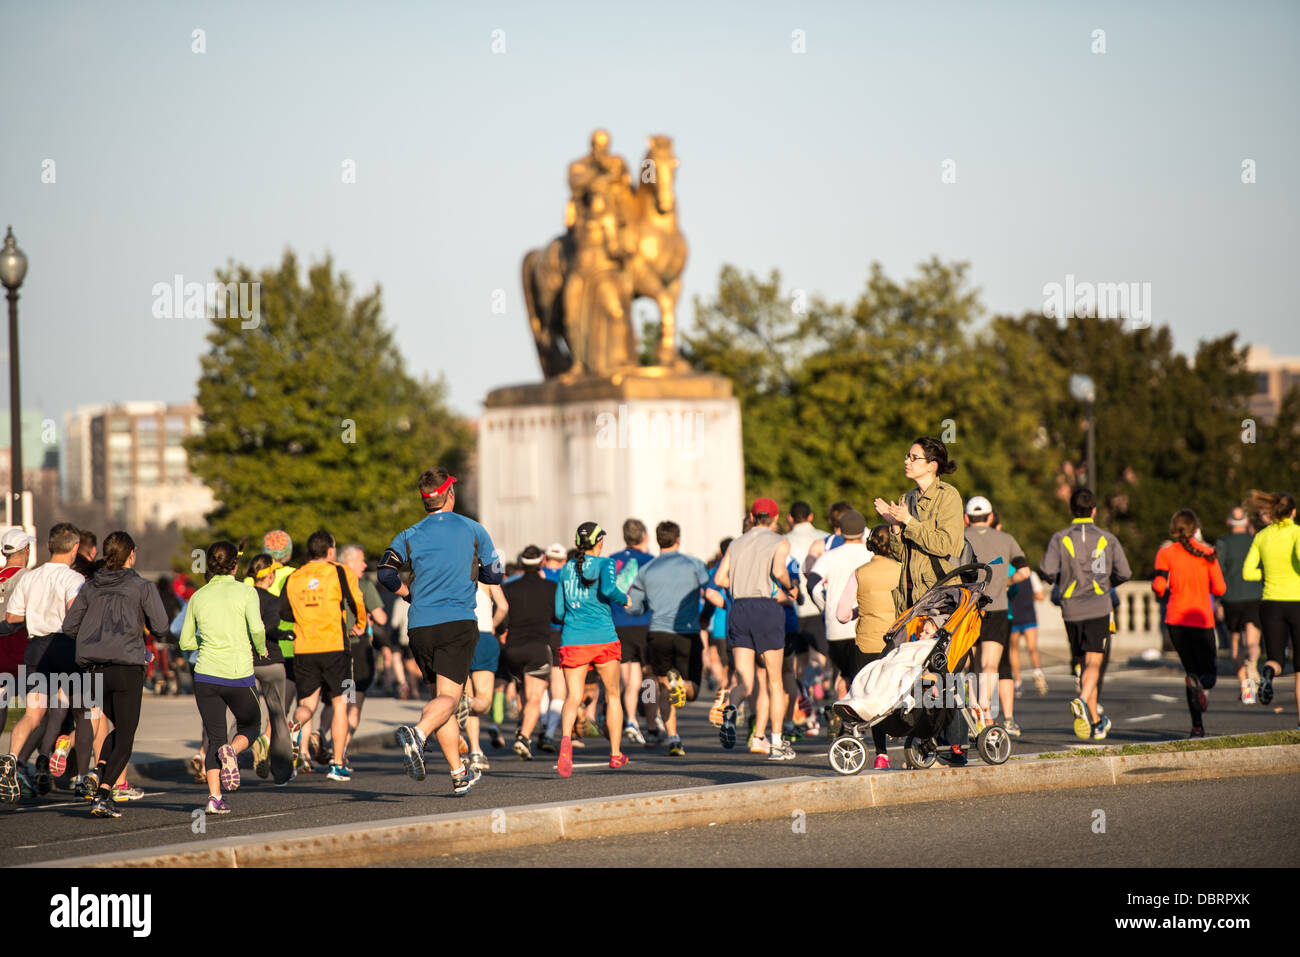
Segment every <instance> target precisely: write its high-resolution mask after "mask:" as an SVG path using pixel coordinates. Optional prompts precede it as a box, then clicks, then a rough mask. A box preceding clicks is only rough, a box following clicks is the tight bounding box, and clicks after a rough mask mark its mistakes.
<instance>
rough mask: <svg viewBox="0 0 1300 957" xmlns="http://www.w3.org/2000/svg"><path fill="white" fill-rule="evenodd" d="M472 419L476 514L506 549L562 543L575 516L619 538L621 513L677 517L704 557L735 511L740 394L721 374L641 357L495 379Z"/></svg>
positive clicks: (652, 518) (650, 521) (731, 530)
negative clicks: (565, 372)
mask: <svg viewBox="0 0 1300 957" xmlns="http://www.w3.org/2000/svg"><path fill="white" fill-rule="evenodd" d="M485 405H486V409H485V410H484V412H483V415H482V417H481V419H480V420H479V433H478V475H479V518H480V520H481V521H482V523H483V525H484V526H485V527H486V528H487V530H488V532H489V534H491V536H492V539H493V541H494V542H495V543H496V545H497V547H498V548H499V549H500V550H501V553H502V556H503V557H504V558H506V559H507V560H513V559H514V557H515V556H517V555H518V554H519V552H520V551H522V550H523V548H524V546H526V545H529V544H533V545H537V546H539V547H541V548H545V547H546V546H547V545H549V544H550V543H551V542H555V541H558V542H562V543H563V544H564V545H565V546H566V547H569V546H571V545H572V544H573V534H574V530H575V529H576V528H577V527H578V525H579V524H581V523H582V522H584V521H595V522H599V523H600V525H601V526H602V527H604V528H605V529H606V530H607V532H608V533H609V542H608V544H607V545H606V547H605V552H606V554H608V553H610V552H613V551H616V550H618V549H620V548H622V547H623V545H622V525H623V520H624V519H626V518H629V517H634V518H639V519H641V521H643V522H645V524H646V528H647V529H648V532H649V541H648V542H647V546H648V547H649V550H650V551H658V548H657V546H656V545H655V544H654V528H655V525H656V524H658V523H659V522H661V521H665V520H671V521H674V522H677V524H679V525H680V526H681V527H682V548H683V550H684V551H686V552H688V553H690V554H692V555H696V556H698V557H700V558H702V559H705V560H706V561H707V560H708V559H709V558H710V557H712V555H713V554H714V553H715V552H716V551H717V548H718V542H719V541H720V540H721V539H722V538H725V537H728V536H733V535H738V534H740V525H741V520H742V519H743V518H744V514H745V502H744V494H745V487H744V463H743V459H742V454H741V444H740V405H739V403H738V402H737V401H736V399H735V398H734V397H733V396H732V394H731V383H730V381H728V380H727V379H725V378H722V377H720V376H710V375H695V374H690V373H670V372H669V371H668V370H666V369H662V368H657V367H651V368H645V369H639V370H637V371H635V372H631V373H628V374H626V375H617V376H613V377H611V378H600V379H597V378H588V379H576V380H574V381H569V382H566V381H563V380H561V379H552V380H549V381H547V382H544V383H540V384H537V385H525V386H511V387H507V388H504V389H497V390H495V391H494V392H492V393H491V394H490V395H488V397H487V401H486V402H485Z"/></svg>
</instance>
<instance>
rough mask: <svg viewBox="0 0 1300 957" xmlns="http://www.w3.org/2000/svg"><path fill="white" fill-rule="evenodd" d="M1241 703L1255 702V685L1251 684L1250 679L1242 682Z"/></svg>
mask: <svg viewBox="0 0 1300 957" xmlns="http://www.w3.org/2000/svg"><path fill="white" fill-rule="evenodd" d="M1241 703H1242V704H1254V703H1255V686H1254V685H1253V684H1251V682H1249V681H1243V682H1242V683H1241Z"/></svg>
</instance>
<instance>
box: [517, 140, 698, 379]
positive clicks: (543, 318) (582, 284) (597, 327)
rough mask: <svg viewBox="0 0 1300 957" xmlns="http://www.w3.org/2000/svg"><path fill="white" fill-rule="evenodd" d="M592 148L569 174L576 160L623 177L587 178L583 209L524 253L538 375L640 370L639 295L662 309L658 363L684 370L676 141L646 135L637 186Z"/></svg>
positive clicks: (684, 253)
mask: <svg viewBox="0 0 1300 957" xmlns="http://www.w3.org/2000/svg"><path fill="white" fill-rule="evenodd" d="M602 132H603V131H597V134H598V136H599V134H601V133H602ZM596 141H597V137H593V142H596ZM605 141H606V142H607V135H606V140H605ZM595 149H596V147H595V146H594V147H593V154H592V157H590V158H584V160H580V161H578V163H576V164H574V167H571V168H570V169H571V179H572V178H573V176H572V171H573V169H574V168H575V167H581V168H582V169H583V170H584V171H589V170H590V168H591V167H593V166H594V167H595V168H596V172H597V173H598V174H599V173H600V172H602V171H603V170H604V169H606V168H608V169H612V170H616V171H618V174H621V175H618V174H615V173H611V174H610V175H608V176H600V175H597V176H595V177H588V179H591V180H593V183H592V184H591V185H589V186H588V187H587V188H586V190H585V191H584V192H583V193H582V195H581V196H580V197H577V198H576V200H577V204H578V205H579V207H580V210H579V212H578V213H577V214H576V215H571V216H570V217H569V218H570V219H573V220H575V221H574V222H570V223H569V224H568V226H569V228H568V229H567V230H566V231H565V232H564V233H563V234H561V235H560V236H557V237H556V238H555V239H553V240H551V242H550V243H548V244H547V245H546V246H545V247H543V248H541V249H533V250H530V251H529V252H528V254H527V255H525V256H524V261H523V283H524V301H525V303H526V304H527V308H528V321H529V324H530V326H531V327H532V332H533V339H534V341H535V343H536V345H537V357H538V360H539V361H540V362H541V366H542V373H543V375H544V376H545V377H546V378H548V379H550V378H553V377H556V376H560V375H566V376H577V375H601V376H603V375H609V374H612V373H614V372H617V371H620V370H622V369H626V368H629V367H635V366H636V365H637V350H636V334H635V331H634V330H633V328H632V323H631V303H632V300H634V299H636V298H638V297H646V298H650V299H653V300H654V301H655V302H656V304H657V305H658V306H659V315H660V325H659V342H658V345H657V348H656V351H655V357H656V361H657V363H658V364H659V365H661V366H668V367H672V368H677V369H680V368H682V367H683V366H684V365H685V364H684V363H683V362H682V360H681V359H680V358H679V356H678V352H677V345H676V308H677V300H678V297H679V296H680V294H681V277H682V272H683V270H684V269H685V267H686V258H687V246H686V239H685V237H684V236H683V235H682V234H681V232H680V230H679V229H678V228H677V205H676V196H675V192H674V188H673V184H674V179H675V173H676V169H677V164H678V160H677V158H676V156H675V155H674V154H673V145H672V140H671V139H670V138H669V137H667V136H651V137H650V145H649V148H648V149H647V150H646V153H645V157H644V158H643V160H642V162H641V166H640V168H639V169H638V170H637V175H636V177H635V182H634V183H632V182H629V180H630V178H629V177H628V175H627V173H626V171H625V170H624V167H623V164H622V161H621V160H618V159H617V157H613V158H612V159H611V158H610V157H608V156H607V154H603V153H602V154H600V155H597V154H596V152H595ZM584 162H586V165H585V166H583V165H582V164H583V163H584ZM601 164H604V165H603V166H602V165H601ZM593 290H594V292H595V293H596V294H594V295H593V294H592V292H593ZM566 291H567V292H568V293H570V294H569V295H566ZM584 293H585V295H584ZM566 303H567V306H566ZM574 313H576V314H574ZM575 346H577V350H576V351H577V353H578V355H577V356H576V357H575Z"/></svg>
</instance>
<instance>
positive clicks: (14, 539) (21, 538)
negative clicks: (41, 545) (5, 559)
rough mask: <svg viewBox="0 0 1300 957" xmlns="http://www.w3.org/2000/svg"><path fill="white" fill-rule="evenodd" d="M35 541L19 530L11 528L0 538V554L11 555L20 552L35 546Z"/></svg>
mask: <svg viewBox="0 0 1300 957" xmlns="http://www.w3.org/2000/svg"><path fill="white" fill-rule="evenodd" d="M35 544H36V539H34V538H32V536H30V535H28V534H27V533H26V532H24V531H23V530H22V529H21V528H11V529H9V531H7V532H5V533H4V537H3V538H0V552H3V553H4V554H6V555H12V554H13V553H14V552H21V551H22V550H23V549H24V548H26V547H27V546H29V545H35Z"/></svg>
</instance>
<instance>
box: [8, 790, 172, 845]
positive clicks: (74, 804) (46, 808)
mask: <svg viewBox="0 0 1300 957" xmlns="http://www.w3.org/2000/svg"><path fill="white" fill-rule="evenodd" d="M167 793H168V792H167V791H146V792H145V793H144V796H145V797H157V796H158V795H160V794H167ZM116 803H118V804H129V803H131V802H129V801H118V802H116ZM89 804H90V802H89V801H86V800H84V799H83V800H76V801H60V802H59V803H57V804H29V805H27V806H26V807H16V808H14V810H15V811H49V810H52V809H54V808H56V807H81V806H82V805H89ZM33 846H35V845H33Z"/></svg>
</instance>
